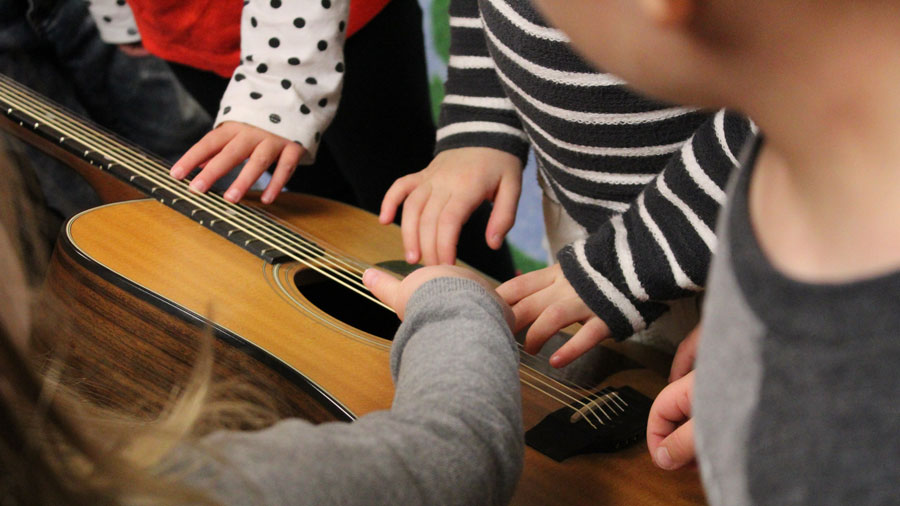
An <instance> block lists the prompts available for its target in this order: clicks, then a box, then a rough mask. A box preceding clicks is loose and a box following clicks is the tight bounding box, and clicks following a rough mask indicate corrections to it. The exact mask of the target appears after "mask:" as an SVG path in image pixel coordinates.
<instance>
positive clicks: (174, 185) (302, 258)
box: [0, 83, 390, 309]
mask: <svg viewBox="0 0 900 506" xmlns="http://www.w3.org/2000/svg"><path fill="white" fill-rule="evenodd" d="M0 85H2V83H0ZM37 106H38V107H40V104H38V105H37ZM21 110H23V111H25V112H29V113H31V114H34V111H32V110H28V108H27V107H21ZM44 112H48V111H44ZM49 113H50V114H55V115H56V116H57V118H56V119H60V118H59V116H60V114H59V111H49ZM62 119H63V120H64V121H65V120H67V119H68V118H65V117H64V116H63V117H62ZM67 123H69V127H70V128H73V129H75V130H81V132H80V133H81V134H82V136H83V137H93V138H94V139H93V140H94V141H95V142H97V143H99V144H100V145H103V147H106V148H108V149H110V151H119V153H115V154H118V155H120V156H123V153H122V151H124V158H131V161H132V162H133V163H135V164H137V165H139V166H141V167H143V168H144V169H145V170H144V171H140V170H137V168H134V167H133V166H132V164H128V165H126V164H123V163H122V162H121V160H116V159H112V158H111V161H112V162H113V163H118V164H119V165H121V166H122V167H125V168H127V169H133V170H132V171H133V172H136V173H137V175H140V176H142V177H144V178H146V179H147V180H149V181H150V182H151V183H154V184H157V185H158V186H157V187H155V188H154V189H153V190H152V191H153V192H155V191H156V189H157V188H162V189H166V190H169V191H170V192H172V193H173V194H175V195H176V196H177V199H183V200H186V201H188V202H191V203H193V204H195V206H196V207H197V208H199V209H200V210H204V211H206V212H208V213H210V214H211V215H213V216H215V217H216V219H215V220H212V221H213V222H215V221H224V222H226V223H229V224H231V225H232V226H234V227H236V229H238V230H243V231H244V232H246V233H248V235H251V237H252V238H253V239H252V240H259V241H263V242H264V243H267V244H269V245H272V246H276V247H278V249H279V250H286V253H291V250H293V253H295V255H290V254H288V256H290V257H291V258H293V259H295V260H297V261H299V262H301V263H303V264H305V265H307V266H309V267H310V268H312V269H314V270H316V271H318V272H320V273H322V274H323V275H325V276H327V277H329V278H331V279H333V280H334V281H336V282H338V283H339V284H342V285H344V286H345V287H347V288H350V289H351V290H353V291H355V292H357V293H359V294H360V295H362V296H363V297H366V298H367V299H369V300H371V301H373V302H376V303H377V304H379V305H381V306H383V307H385V308H387V309H390V308H388V307H387V306H386V305H384V304H383V303H381V301H378V300H377V299H375V298H374V297H372V296H370V295H368V294H366V293H364V292H363V291H362V290H366V291H367V289H365V286H364V285H363V284H362V283H361V281H357V280H356V278H353V277H350V275H349V274H347V273H346V272H345V270H343V269H340V270H339V269H335V268H334V264H336V263H339V262H340V259H337V257H335V256H334V255H331V254H328V252H327V250H324V249H322V248H321V247H319V249H320V250H321V251H322V252H325V253H326V254H322V253H321V252H319V251H314V253H312V254H311V253H309V250H311V249H312V247H310V246H307V245H305V244H302V243H300V244H299V248H300V251H298V250H297V246H298V245H297V243H294V244H293V246H294V247H291V245H290V244H288V243H285V242H283V241H278V240H272V239H273V238H271V237H269V238H268V240H266V239H267V238H266V237H265V234H263V237H260V236H258V235H257V236H254V235H253V234H252V233H250V231H248V230H247V229H248V228H249V229H255V231H256V232H257V233H259V228H260V226H259V225H257V226H253V225H249V226H248V225H247V224H245V225H244V226H243V227H242V226H241V224H240V223H235V221H238V222H240V221H241V218H242V217H241V216H240V215H239V213H235V212H234V211H233V210H230V209H228V208H227V207H225V206H223V205H222V203H219V202H216V201H215V200H214V197H209V195H208V194H197V193H194V192H191V191H190V190H186V189H185V188H186V184H185V183H183V182H179V181H177V180H175V179H172V178H170V177H168V175H165V176H161V175H157V174H153V173H150V172H147V171H146V168H147V160H146V159H140V158H136V157H135V156H134V155H131V154H130V153H129V152H128V146H123V145H121V144H120V145H119V146H111V145H109V144H108V143H107V142H104V140H103V138H101V137H97V136H95V135H94V134H92V133H91V132H90V130H86V128H88V127H87V126H85V125H78V124H74V125H73V124H71V123H72V122H71V121H67ZM47 124H50V123H49V122H47ZM61 128H62V129H63V130H61V133H63V134H68V135H70V137H72V138H73V139H78V137H77V136H75V135H72V132H71V131H68V132H67V131H65V130H64V127H61ZM97 139H100V140H99V141H98V140H97ZM97 152H98V153H100V152H101V150H97ZM115 154H114V153H113V152H109V157H114V156H115ZM149 167H150V168H156V169H159V168H162V169H163V170H164V167H163V166H162V165H160V166H159V167H153V166H152V165H151V166H149ZM211 195H214V196H215V197H219V196H218V195H216V194H211ZM204 196H206V200H208V201H209V202H208V203H209V204H211V205H206V206H204V205H203V204H202V203H201V202H200V201H201V199H204ZM219 198H221V197H219ZM177 199H175V200H173V203H174V202H175V201H176V200H177ZM222 200H223V203H224V204H227V205H233V204H230V203H228V202H226V201H224V199H222ZM213 208H215V210H213ZM238 209H242V210H246V206H238ZM217 211H219V212H217ZM235 214H238V216H235ZM245 214H246V213H245ZM226 215H227V216H226ZM229 216H230V217H229ZM258 219H259V218H258V217H257V220H258ZM298 235H299V234H298ZM301 239H303V238H302V236H301ZM303 240H304V241H306V242H309V241H308V240H305V239H303ZM246 244H249V241H248V242H246V243H245V245H246ZM285 246H288V247H285ZM303 249H305V250H307V251H306V252H304V251H302V250H303ZM322 257H325V258H324V260H325V261H327V262H330V263H331V264H332V265H331V266H329V265H327V264H324V263H323V261H322V260H321V258H322ZM345 265H347V268H349V269H352V267H351V266H349V264H345ZM324 271H328V272H324ZM336 277H343V278H344V280H341V279H336ZM347 280H349V281H350V283H348V282H347ZM353 284H355V285H356V286H355V287H354V286H350V285H353Z"/></svg>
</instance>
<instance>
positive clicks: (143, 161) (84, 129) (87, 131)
mask: <svg viewBox="0 0 900 506" xmlns="http://www.w3.org/2000/svg"><path fill="white" fill-rule="evenodd" d="M33 101H36V100H33ZM37 106H38V107H39V108H43V107H40V106H41V104H40V103H38V104H37ZM23 109H24V108H23ZM28 112H31V113H32V114H34V113H33V111H28ZM45 112H47V111H45ZM50 113H51V114H54V113H55V115H56V116H57V119H59V117H60V116H61V117H62V118H63V119H68V118H67V117H66V115H64V114H60V113H61V111H58V110H57V111H53V110H52V109H51V111H50ZM47 123H48V124H49V121H48V122H47ZM70 123H71V122H70ZM70 126H71V127H72V128H76V129H79V130H82V132H81V133H82V134H83V135H84V136H86V137H94V138H95V139H100V141H99V143H100V144H103V145H105V147H107V148H112V147H113V146H110V145H109V143H108V142H106V141H105V140H104V139H103V138H102V137H98V136H96V135H95V134H93V133H92V132H91V130H90V128H89V127H88V126H87V125H70ZM79 127H80V128H79ZM72 137H73V139H74V138H76V137H75V136H72ZM116 148H117V149H119V150H124V151H125V154H126V155H128V154H129V153H128V147H127V146H122V145H121V144H120V145H119V146H116ZM126 157H128V156H126ZM131 158H132V161H133V162H136V163H137V164H138V165H145V164H146V159H144V158H136V157H134V156H131ZM120 163H121V162H120ZM123 167H126V166H124V165H123ZM126 168H127V167H126ZM142 175H144V177H147V179H149V180H152V181H153V182H159V183H161V184H163V185H164V186H167V187H169V188H172V185H171V184H167V183H169V182H170V181H174V180H172V179H171V178H168V177H167V178H166V179H165V180H163V181H160V180H159V179H158V178H157V177H153V176H155V175H153V176H151V177H148V175H147V174H146V173H145V174H142ZM196 195H197V194H190V196H191V197H193V196H196ZM191 200H193V199H191ZM211 214H212V213H211ZM223 219H224V221H227V222H229V223H232V222H231V220H228V219H227V218H223ZM232 224H234V223H232ZM304 263H306V264H307V265H310V267H312V268H314V269H315V266H313V265H311V264H310V263H308V262H304ZM317 270H318V269H317ZM520 347H521V345H520ZM525 367H528V366H525ZM532 371H534V370H533V369H532ZM534 373H535V375H533V377H537V378H538V379H539V380H540V378H541V377H546V376H545V375H543V374H542V373H540V372H537V371H534ZM546 378H547V379H550V380H551V381H553V382H557V381H556V380H554V379H552V378H549V377H546ZM540 383H542V384H544V385H547V386H548V387H550V388H551V389H552V390H555V391H557V392H560V389H559V388H555V387H553V386H552V385H551V384H548V382H547V381H542V380H541V381H540ZM557 383H559V385H560V386H561V387H563V388H566V389H570V390H572V391H573V392H576V394H581V395H585V394H586V395H588V396H589V395H590V392H589V391H588V390H585V392H583V393H580V392H577V390H575V389H572V388H571V387H569V386H568V385H565V384H564V383H561V382H557ZM537 390H539V391H542V390H541V389H540V388H537ZM544 393H545V394H546V395H548V396H549V397H551V398H552V397H553V395H552V394H550V393H549V392H544ZM566 396H567V397H569V398H570V399H572V400H574V401H576V402H577V403H579V404H582V406H584V407H587V405H585V403H584V402H582V401H580V400H579V399H577V398H575V397H572V396H571V395H567V394H566ZM557 401H558V402H561V403H562V404H564V405H565V404H567V403H565V402H563V401H561V400H559V399H557ZM601 409H602V408H601ZM607 417H609V415H608V414H607ZM598 418H599V417H598ZM601 423H602V420H601Z"/></svg>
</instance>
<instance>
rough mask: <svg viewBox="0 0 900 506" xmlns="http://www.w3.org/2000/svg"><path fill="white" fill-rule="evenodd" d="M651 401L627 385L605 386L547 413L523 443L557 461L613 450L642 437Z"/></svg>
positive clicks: (645, 429) (528, 433) (645, 428)
mask: <svg viewBox="0 0 900 506" xmlns="http://www.w3.org/2000/svg"><path fill="white" fill-rule="evenodd" d="M652 403H653V401H652V400H651V399H650V398H649V397H647V396H645V395H643V394H641V393H639V392H638V391H636V390H634V389H633V388H631V387H628V386H623V387H618V388H613V387H606V388H604V389H602V390H600V391H598V392H596V393H594V394H592V395H590V396H588V397H585V398H583V399H581V400H579V401H576V402H574V403H572V404H570V405H568V406H566V407H564V408H562V409H559V410H557V411H554V412H553V413H550V414H549V415H547V416H546V417H545V418H544V419H543V420H541V422H540V423H538V424H537V425H535V426H534V427H533V428H532V429H531V430H529V431H527V432H526V433H525V444H527V445H528V446H530V447H532V448H534V449H535V450H537V451H539V452H541V453H543V454H544V455H546V456H548V457H550V458H551V459H553V460H555V461H557V462H562V461H564V460H566V459H568V458H570V457H574V456H576V455H584V454H589V453H611V452H615V451H617V450H621V449H622V448H625V447H628V446H631V445H632V444H634V443H636V442H637V441H639V440H640V439H641V438H642V437H644V435H645V433H646V431H647V417H648V416H649V415H650V406H651V405H652Z"/></svg>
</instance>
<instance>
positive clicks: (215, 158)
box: [169, 121, 306, 204]
mask: <svg viewBox="0 0 900 506" xmlns="http://www.w3.org/2000/svg"><path fill="white" fill-rule="evenodd" d="M305 152H306V150H305V149H304V148H303V147H302V146H300V145H299V144H297V143H296V142H291V141H289V140H287V139H285V138H284V137H281V136H279V135H275V134H273V133H271V132H267V131H265V130H263V129H261V128H257V127H255V126H251V125H248V124H246V123H239V122H236V121H226V122H224V123H222V124H221V125H219V127H218V128H216V129H214V130H213V131H211V132H209V133H208V134H206V135H205V136H203V138H202V139H200V140H199V141H198V142H197V144H194V146H193V147H191V149H189V150H188V151H187V153H185V154H184V155H183V156H182V157H181V158H180V159H179V160H178V161H177V162H175V165H173V166H172V170H171V171H170V172H169V173H170V174H171V176H172V177H174V178H175V179H184V177H185V176H187V175H188V174H189V173H190V172H191V171H192V170H194V168H195V167H202V170H201V171H200V173H199V174H197V175H196V176H194V179H193V180H192V181H191V184H190V188H191V189H192V190H194V191H196V192H200V193H203V192H206V191H207V190H209V188H210V187H211V186H212V185H213V183H215V182H216V181H218V180H219V179H220V178H221V177H222V176H224V175H226V174H228V173H229V172H231V169H233V168H235V167H237V166H238V165H240V163H241V162H243V161H244V160H247V163H246V164H245V165H244V168H243V169H241V173H240V175H238V177H237V179H235V180H234V182H233V183H231V186H230V187H228V190H227V191H226V192H225V194H224V195H223V197H224V198H225V200H227V201H229V202H232V203H237V202H239V201H240V200H241V199H242V198H244V195H245V194H246V193H247V190H249V189H250V187H251V186H253V183H255V182H256V180H257V179H259V176H261V175H262V173H263V172H265V171H266V169H268V168H269V166H270V165H272V164H273V163H275V162H277V164H276V165H275V171H274V172H273V174H272V180H271V181H269V184H268V186H266V189H265V190H264V191H263V193H262V196H261V197H260V200H262V202H263V203H264V204H271V203H272V202H274V201H275V198H276V197H277V196H278V194H279V193H280V192H281V190H282V188H284V185H285V184H287V181H288V179H290V177H291V175H292V174H293V173H294V169H295V168H296V167H297V163H298V162H299V161H300V158H301V157H302V156H303V154H304V153H305Z"/></svg>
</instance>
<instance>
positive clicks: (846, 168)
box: [748, 27, 900, 282]
mask: <svg viewBox="0 0 900 506" xmlns="http://www.w3.org/2000/svg"><path fill="white" fill-rule="evenodd" d="M870 28H873V27H870ZM879 33H880V32H878V31H874V32H871V33H868V34H867V35H866V36H862V37H861V38H852V37H848V36H847V34H844V36H843V37H842V38H840V39H832V40H830V41H827V42H823V44H831V46H829V47H828V51H824V50H821V51H820V53H822V54H824V55H829V56H830V58H831V61H828V58H826V57H825V56H819V57H818V60H817V59H816V56H815V55H812V54H811V55H808V56H809V57H810V58H809V59H808V60H805V61H804V60H803V59H802V58H799V59H798V60H800V61H803V67H802V68H797V69H796V72H795V73H794V74H793V75H780V76H777V77H775V78H774V79H773V80H772V82H771V83H770V84H769V87H768V89H765V90H763V91H760V92H759V93H757V96H756V97H755V99H756V102H755V103H754V105H755V107H749V108H748V112H749V113H750V115H751V116H752V117H753V118H754V119H755V120H756V121H757V122H758V123H759V125H760V127H761V129H762V130H763V132H765V134H766V136H767V144H766V146H765V147H764V149H763V152H762V153H760V156H759V159H758V165H757V169H756V172H755V173H754V177H753V181H752V183H751V193H750V206H751V216H752V220H753V223H754V227H755V228H756V231H757V235H758V237H759V239H760V242H761V244H762V246H763V248H764V250H765V251H766V253H767V254H768V255H769V257H770V259H771V260H772V261H773V263H774V264H775V265H776V266H777V267H779V268H780V269H781V270H783V271H784V272H785V273H786V274H788V275H791V276H793V277H796V278H799V279H803V280H807V281H831V282H840V281H847V280H851V279H856V278H860V277H867V276H872V275H877V274H881V273H885V272H889V271H892V270H896V269H898V268H900V226H898V223H900V93H898V92H897V83H898V82H900V65H897V63H900V57H898V56H897V55H898V54H900V35H898V36H897V37H896V38H895V39H893V40H890V37H887V36H885V37H883V38H880V37H876V36H875V35H874V34H879ZM884 33H893V32H888V31H885V32H884ZM873 37H874V38H875V40H874V41H873ZM866 40H868V42H866ZM839 41H844V43H845V44H844V47H841V48H835V47H834V46H833V45H835V44H840V42H839ZM893 42H897V43H896V44H893ZM822 47H824V46H819V48H820V49H821V48H822ZM842 54H846V55H852V56H848V57H843V58H842V57H841V56H840V55H842ZM836 62H844V63H843V67H840V66H839V65H841V64H840V63H836ZM765 86H766V85H763V87H765Z"/></svg>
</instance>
